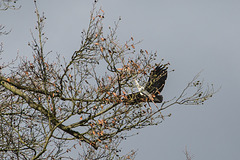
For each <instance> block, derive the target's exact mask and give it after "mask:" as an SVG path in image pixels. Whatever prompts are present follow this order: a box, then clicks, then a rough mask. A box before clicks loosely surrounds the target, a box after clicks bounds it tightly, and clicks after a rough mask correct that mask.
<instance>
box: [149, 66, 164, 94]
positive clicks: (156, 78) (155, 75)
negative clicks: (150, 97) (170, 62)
mask: <svg viewBox="0 0 240 160" xmlns="http://www.w3.org/2000/svg"><path fill="white" fill-rule="evenodd" d="M167 69H168V68H167V65H160V66H157V67H156V68H155V69H154V70H152V71H151V73H150V76H149V79H148V82H147V83H146V86H145V90H146V91H148V92H149V93H151V94H155V95H157V94H160V92H161V91H162V90H163V87H164V85H165V81H166V79H167Z"/></svg>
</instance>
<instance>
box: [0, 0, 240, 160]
mask: <svg viewBox="0 0 240 160" xmlns="http://www.w3.org/2000/svg"><path fill="white" fill-rule="evenodd" d="M19 4H21V5H22V7H21V9H19V10H17V11H12V10H8V11H6V12H0V24H4V25H5V26H6V29H11V30H12V31H11V33H10V34H9V35H8V36H4V37H3V36H1V37H0V42H4V50H5V52H4V54H3V55H2V57H3V58H4V59H3V61H7V60H10V59H12V58H13V57H15V56H16V53H17V51H19V54H20V55H21V56H31V49H30V48H29V47H28V46H27V43H28V42H29V41H31V35H30V29H32V30H34V26H35V24H36V23H35V22H36V17H35V15H34V5H33V2H32V1H30V0H28V1H24V2H20V3H19ZM38 4H39V9H40V11H44V12H45V15H46V17H47V21H46V30H45V31H46V35H47V36H48V38H49V41H48V44H47V49H48V50H52V51H53V52H54V53H59V54H61V55H63V56H66V57H68V56H70V55H71V54H72V53H73V51H75V50H77V49H78V48H79V43H80V32H81V31H82V29H84V28H86V27H87V25H88V21H89V13H90V10H91V8H92V1H91V0H88V1H86V0H50V1H49V0H41V1H39V3H38ZM98 7H102V9H103V10H104V11H105V17H106V18H105V20H104V25H105V26H108V25H113V22H114V21H115V20H117V19H118V17H119V16H121V18H122V21H121V23H120V28H119V30H118V36H119V39H120V40H121V41H122V42H125V41H126V40H127V39H129V37H130V36H133V37H134V38H135V40H143V42H142V43H141V44H140V45H139V47H140V48H143V49H147V50H149V51H157V53H158V58H159V61H160V60H161V59H162V58H164V59H165V62H170V64H171V67H170V68H171V69H175V72H171V74H170V75H169V77H168V80H167V82H166V86H165V88H164V91H163V93H162V94H163V96H164V98H165V100H167V99H171V98H173V97H174V96H177V95H178V94H180V92H181V90H182V89H183V88H184V87H185V86H186V85H187V83H188V82H189V81H190V80H191V79H192V78H193V77H194V76H195V75H196V74H197V73H198V72H199V71H201V70H203V72H202V74H201V77H200V78H201V79H204V81H205V82H206V83H209V84H211V83H213V84H214V85H215V86H216V88H219V87H221V90H220V91H219V92H218V93H217V94H216V95H214V97H213V98H212V99H210V100H209V101H207V102H206V103H205V104H204V105H203V106H174V107H172V108H170V109H169V110H167V111H165V113H166V114H168V113H171V114H172V117H170V118H168V119H166V120H165V121H163V123H162V124H161V125H159V126H154V127H147V128H145V129H143V130H140V134H139V135H137V136H135V137H131V138H129V139H128V140H127V141H126V142H124V144H123V145H122V147H123V148H124V149H125V150H127V149H128V150H130V149H132V148H133V149H138V153H137V157H136V160H146V159H149V160H150V159H151V160H152V159H153V160H155V159H156V160H159V159H162V160H184V159H185V156H184V153H183V151H184V150H185V147H186V146H187V148H188V150H189V151H190V153H191V154H193V155H194V160H203V159H204V160H226V159H233V160H236V159H239V152H240V136H239V135H240V105H239V101H240V94H239V90H240V84H239V83H240V64H239V61H240V1H239V0H149V1H146V0H100V2H99V3H98Z"/></svg>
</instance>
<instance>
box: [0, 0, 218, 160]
mask: <svg viewBox="0 0 240 160" xmlns="http://www.w3.org/2000/svg"><path fill="white" fill-rule="evenodd" d="M2 2H4V1H2ZM95 6H96V3H94V7H93V10H92V11H91V15H90V22H89V26H88V28H87V30H83V32H82V35H81V36H82V41H81V45H80V47H79V49H78V50H76V51H75V52H74V53H73V54H72V56H71V58H70V60H66V59H61V58H60V55H58V56H57V57H56V61H51V60H49V58H48V56H49V54H50V53H51V52H47V51H46V50H45V48H44V46H45V44H46V42H47V37H46V36H45V33H44V25H45V19H46V17H45V16H44V14H40V13H39V11H38V8H37V5H36V1H35V7H36V11H35V13H36V16H37V25H36V28H35V29H36V35H37V36H35V34H34V33H31V34H32V38H33V40H32V41H31V42H30V43H29V46H30V47H31V48H32V51H33V58H32V59H31V60H29V59H30V58H28V60H27V59H26V58H20V62H19V63H18V65H17V67H12V68H11V71H10V73H8V74H7V72H5V71H6V70H8V69H10V68H9V67H10V66H11V64H9V65H2V66H1V70H0V93H1V94H0V111H1V112H0V141H1V143H0V157H1V158H2V159H39V158H41V159H43V158H46V159H61V158H69V159H71V156H69V155H68V152H69V151H70V150H72V149H74V148H76V147H78V148H79V146H80V148H82V150H81V151H79V157H80V158H81V159H101V158H102V159H114V158H118V159H133V158H134V157H135V151H131V152H130V153H129V154H127V155H124V156H122V157H121V156H120V155H119V152H120V150H119V147H118V146H119V144H120V142H121V141H122V140H124V139H126V137H128V136H131V135H132V132H130V131H131V130H133V129H141V128H144V127H146V126H152V125H157V124H159V123H161V121H162V120H163V119H164V118H165V117H169V116H170V115H164V113H163V111H164V110H166V109H167V108H169V107H170V106H173V105H175V104H179V105H199V104H202V103H203V102H205V101H206V100H207V99H209V98H210V97H212V95H213V94H214V93H215V91H214V90H213V87H212V86H210V87H207V88H205V87H204V86H203V83H202V82H200V81H198V75H197V76H196V77H194V79H193V80H192V81H190V82H189V84H188V85H187V86H186V88H185V89H184V90H183V91H182V93H181V94H180V95H179V96H176V97H175V98H173V99H172V100H169V101H163V102H162V103H155V101H152V100H151V98H149V97H146V98H145V99H143V100H141V103H140V101H137V100H136V98H138V96H139V95H141V96H142V94H141V93H140V92H138V91H137V87H136V85H135V84H134V79H137V80H138V83H139V84H140V85H142V84H144V82H146V81H147V80H148V78H149V75H150V74H151V73H152V72H151V71H152V70H154V68H156V66H159V65H160V64H159V63H163V62H156V61H155V60H156V56H157V54H156V53H152V52H148V51H147V50H143V49H141V50H140V51H139V52H138V51H136V49H135V45H136V44H138V43H139V42H135V41H134V39H133V37H130V38H129V40H127V41H126V42H125V43H123V44H121V43H120V42H119V40H118V39H117V28H118V23H119V21H120V20H121V19H119V20H118V21H117V22H116V23H115V25H114V27H109V33H104V32H103V19H104V11H103V10H102V9H99V10H97V9H96V8H95ZM155 63H157V64H155ZM14 65H15V66H16V63H14ZM99 66H101V68H103V67H104V66H105V67H106V70H105V72H103V71H100V70H99ZM162 66H164V67H165V69H167V66H168V64H162ZM149 85H151V84H149ZM192 88H193V89H194V92H191V93H192V94H190V95H189V96H188V95H187V93H188V91H189V89H192ZM136 93H138V94H136ZM130 95H134V96H133V97H132V98H131V96H130ZM137 95H138V96H137ZM151 96H152V97H153V98H154V97H156V96H157V94H152V95H151Z"/></svg>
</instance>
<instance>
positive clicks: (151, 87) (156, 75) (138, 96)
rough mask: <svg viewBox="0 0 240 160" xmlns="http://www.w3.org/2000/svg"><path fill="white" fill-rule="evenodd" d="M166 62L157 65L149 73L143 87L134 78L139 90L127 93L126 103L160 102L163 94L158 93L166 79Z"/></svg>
mask: <svg viewBox="0 0 240 160" xmlns="http://www.w3.org/2000/svg"><path fill="white" fill-rule="evenodd" d="M167 69H168V67H167V64H166V65H158V66H156V67H155V69H153V70H152V71H151V73H150V75H149V78H148V82H147V83H146V85H145V87H143V86H141V85H140V84H139V83H138V81H137V80H136V79H134V82H135V84H136V87H137V88H138V91H139V92H136V93H132V94H129V95H127V98H126V100H125V103H126V104H137V103H141V102H153V103H161V102H162V101H163V96H162V95H160V94H161V91H162V90H163V87H164V85H165V81H166V79H167Z"/></svg>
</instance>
